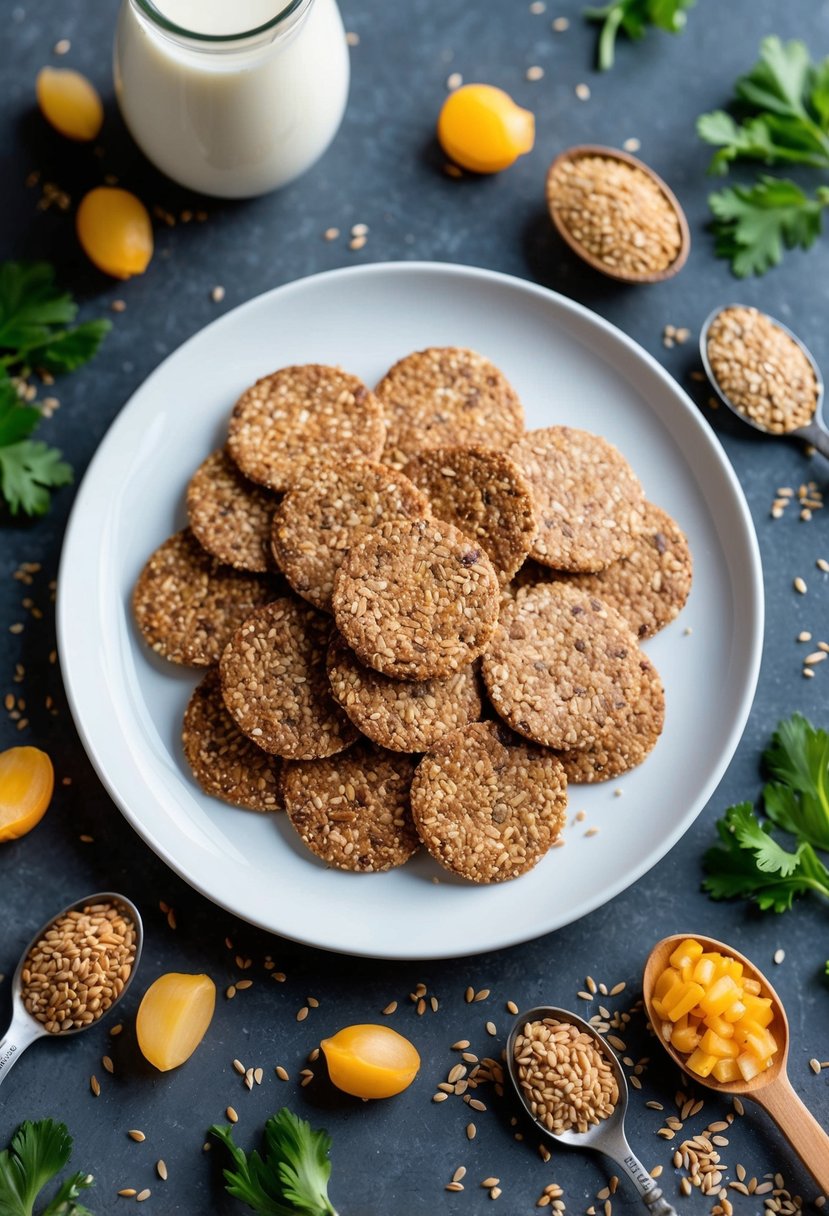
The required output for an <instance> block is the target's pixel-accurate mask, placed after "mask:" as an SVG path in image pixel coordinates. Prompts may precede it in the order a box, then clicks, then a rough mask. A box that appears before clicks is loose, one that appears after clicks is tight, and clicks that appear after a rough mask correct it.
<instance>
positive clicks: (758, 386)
mask: <svg viewBox="0 0 829 1216" xmlns="http://www.w3.org/2000/svg"><path fill="white" fill-rule="evenodd" d="M699 349H700V356H701V358H702V365H703V367H704V368H705V372H706V374H707V376H708V379H709V380H710V381H711V385H712V387H713V388H714V391H715V392H716V394H717V396H718V397H719V399H720V401H722V403H723V405H725V406H727V407H728V409H730V410H731V412H732V413H733V414H736V415H737V417H738V418H740V419H741V420H742V421H743V422H746V423H748V425H749V426H752V427H754V429H755V431H761V432H762V434H764V435H771V436H779V435H783V436H785V437H786V438H788V439H800V440H802V441H805V442H806V443H808V444H811V446H812V447H813V448H815V449H816V450H817V451H818V452H820V453H821V455H822V456H826V457H827V459H829V428H827V426H826V423H825V421H824V419H823V414H822V407H823V377H822V376H821V374H820V368H819V367H818V365H817V363H816V361H815V358H814V356H813V355H812V353H811V351H810V350H809V349H808V348H807V347H806V346H804V344H803V343H802V342H801V341H800V339H799V338H798V337H797V335H796V334H793V333H792V331H791V330H790V329H787V327H786V326H785V325H783V324H782V322H780V321H776V320H775V319H774V318H773V317H770V316H768V315H767V314H766V313H764V312H760V311H759V310H758V309H756V308H748V307H746V306H745V305H743V304H729V305H728V306H727V307H725V308H715V309H714V311H713V312H712V313H711V315H710V316H709V317H708V318H707V320H706V321H705V323H704V324H703V326H702V330H701V331H700V336H699Z"/></svg>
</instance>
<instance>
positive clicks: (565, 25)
mask: <svg viewBox="0 0 829 1216" xmlns="http://www.w3.org/2000/svg"><path fill="white" fill-rule="evenodd" d="M569 28H570V22H569V20H568V18H567V17H556V18H555V20H554V21H553V32H554V33H556V34H563V33H564V31H565V30H569Z"/></svg>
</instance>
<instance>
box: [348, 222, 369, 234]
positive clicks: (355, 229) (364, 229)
mask: <svg viewBox="0 0 829 1216" xmlns="http://www.w3.org/2000/svg"><path fill="white" fill-rule="evenodd" d="M351 235H352V236H368V224H353V225H352V227H351Z"/></svg>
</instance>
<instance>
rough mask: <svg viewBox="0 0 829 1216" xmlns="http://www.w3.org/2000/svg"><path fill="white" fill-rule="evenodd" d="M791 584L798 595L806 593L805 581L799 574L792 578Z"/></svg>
mask: <svg viewBox="0 0 829 1216" xmlns="http://www.w3.org/2000/svg"><path fill="white" fill-rule="evenodd" d="M792 586H793V587H794V589H795V591H796V592H797V593H798V594H799V595H805V594H806V591H807V587H806V583H805V581H804V580H803V579H802V578H801V577H800V575H798V576H797V578H796V579H795V580H794V582H793V583H792Z"/></svg>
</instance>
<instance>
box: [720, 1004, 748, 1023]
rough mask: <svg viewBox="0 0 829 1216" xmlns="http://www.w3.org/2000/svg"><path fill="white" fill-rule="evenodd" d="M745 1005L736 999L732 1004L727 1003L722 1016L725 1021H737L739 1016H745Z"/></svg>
mask: <svg viewBox="0 0 829 1216" xmlns="http://www.w3.org/2000/svg"><path fill="white" fill-rule="evenodd" d="M745 1013H746V1007H745V1005H744V1004H743V1002H742V1000H736V1001H735V1002H734V1004H733V1005H729V1006H728V1008H727V1009H725V1010H724V1011H723V1014H722V1016H723V1017H724V1018H725V1020H726V1022H739V1020H740V1018H742V1017H745Z"/></svg>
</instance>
